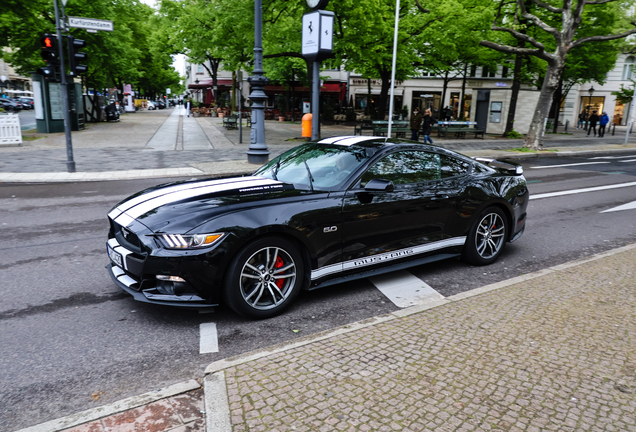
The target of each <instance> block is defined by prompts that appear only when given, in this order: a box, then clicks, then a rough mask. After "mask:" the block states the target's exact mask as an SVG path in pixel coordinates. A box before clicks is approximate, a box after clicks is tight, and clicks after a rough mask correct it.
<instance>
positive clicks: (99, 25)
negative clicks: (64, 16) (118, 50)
mask: <svg viewBox="0 0 636 432" xmlns="http://www.w3.org/2000/svg"><path fill="white" fill-rule="evenodd" d="M68 26H69V27H73V28H82V29H86V30H89V31H91V30H92V31H97V30H102V31H113V22H112V21H108V20H101V19H95V18H81V17H72V16H70V17H68Z"/></svg>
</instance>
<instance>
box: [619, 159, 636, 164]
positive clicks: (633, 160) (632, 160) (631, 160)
mask: <svg viewBox="0 0 636 432" xmlns="http://www.w3.org/2000/svg"><path fill="white" fill-rule="evenodd" d="M619 162H622V163H627V162H636V159H629V160H624V161H619Z"/></svg>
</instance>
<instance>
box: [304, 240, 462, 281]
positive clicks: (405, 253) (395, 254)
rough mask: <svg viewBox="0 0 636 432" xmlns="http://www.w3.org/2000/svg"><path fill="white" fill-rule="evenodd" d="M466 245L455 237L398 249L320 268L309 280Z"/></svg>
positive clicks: (312, 273)
mask: <svg viewBox="0 0 636 432" xmlns="http://www.w3.org/2000/svg"><path fill="white" fill-rule="evenodd" d="M464 243H466V237H455V238H451V239H446V240H440V241H436V242H433V243H426V244H423V245H419V246H414V247H410V248H406V249H400V250H396V251H392V252H387V253H383V254H378V255H371V256H368V257H364V258H358V259H354V260H350V261H345V262H343V263H338V264H332V265H328V266H325V267H321V268H319V269H316V270H312V272H311V279H312V280H315V279H320V278H321V277H324V276H327V275H329V274H332V273H339V272H341V271H345V270H352V269H355V268H361V267H367V266H370V265H373V264H378V263H381V262H386V261H393V260H397V259H400V258H406V257H409V256H414V255H419V254H423V253H426V252H432V251H435V250H438V249H444V248H447V247H452V246H463V245H464Z"/></svg>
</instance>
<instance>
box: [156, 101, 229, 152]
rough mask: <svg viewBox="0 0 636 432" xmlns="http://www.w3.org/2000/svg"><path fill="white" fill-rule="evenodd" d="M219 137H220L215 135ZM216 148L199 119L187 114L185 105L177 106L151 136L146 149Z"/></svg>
mask: <svg viewBox="0 0 636 432" xmlns="http://www.w3.org/2000/svg"><path fill="white" fill-rule="evenodd" d="M215 138H217V139H218V137H215ZM212 148H214V145H213V144H212V142H211V140H210V139H209V138H208V135H207V134H206V132H205V131H204V130H203V128H202V127H201V126H200V125H199V123H198V122H197V120H196V119H195V118H194V117H192V116H190V117H188V116H187V111H186V109H185V108H183V107H175V108H174V109H173V110H172V114H170V116H168V118H167V119H166V120H165V121H164V122H163V124H162V125H161V126H160V127H159V129H157V132H155V134H154V135H153V136H152V138H150V140H149V141H148V143H147V144H146V147H145V148H144V151H171V150H176V151H183V150H211V149H212Z"/></svg>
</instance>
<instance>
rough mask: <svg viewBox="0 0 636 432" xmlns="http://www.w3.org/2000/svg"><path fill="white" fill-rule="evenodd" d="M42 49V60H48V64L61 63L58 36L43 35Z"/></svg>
mask: <svg viewBox="0 0 636 432" xmlns="http://www.w3.org/2000/svg"><path fill="white" fill-rule="evenodd" d="M41 42H42V45H41V46H42V50H41V52H40V54H41V55H42V60H44V61H45V62H46V64H47V65H49V66H50V65H59V64H60V57H59V56H58V54H57V37H56V36H53V35H50V34H45V35H44V36H42V39H41Z"/></svg>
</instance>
